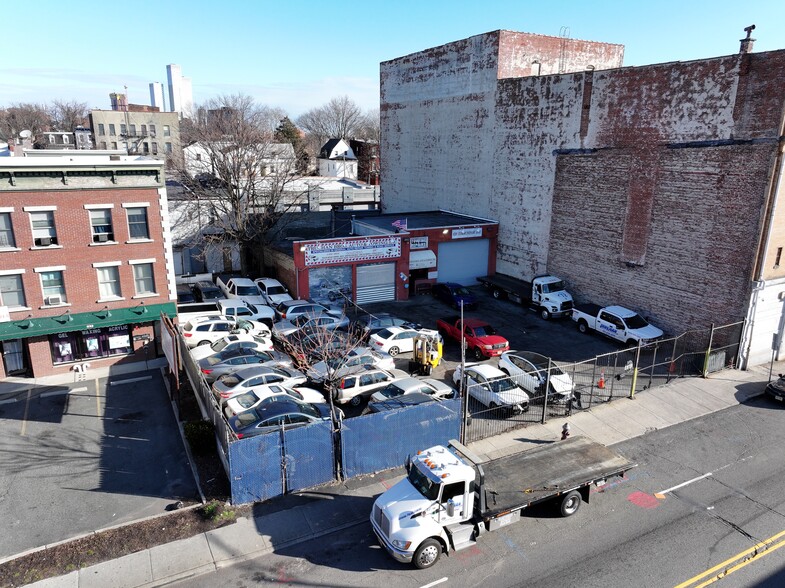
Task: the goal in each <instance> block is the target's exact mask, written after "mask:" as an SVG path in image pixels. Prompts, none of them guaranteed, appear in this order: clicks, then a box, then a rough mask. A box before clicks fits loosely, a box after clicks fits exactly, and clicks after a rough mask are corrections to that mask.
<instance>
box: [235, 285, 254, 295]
mask: <svg viewBox="0 0 785 588" xmlns="http://www.w3.org/2000/svg"><path fill="white" fill-rule="evenodd" d="M237 295H238V296H258V295H259V288H257V287H256V286H237Z"/></svg>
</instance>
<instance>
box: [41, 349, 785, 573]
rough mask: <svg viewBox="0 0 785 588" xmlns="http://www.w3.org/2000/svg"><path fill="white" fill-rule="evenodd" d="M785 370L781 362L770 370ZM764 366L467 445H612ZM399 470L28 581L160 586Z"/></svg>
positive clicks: (332, 520)
mask: <svg viewBox="0 0 785 588" xmlns="http://www.w3.org/2000/svg"><path fill="white" fill-rule="evenodd" d="M780 372H785V362H780V363H778V364H775V366H774V370H773V372H772V373H773V374H774V375H775V377H776V374H777V373H780ZM768 376H769V368H768V365H765V366H758V367H755V368H752V369H750V370H748V371H746V372H742V371H737V370H725V371H722V372H719V373H717V374H714V375H712V376H711V377H709V378H708V379H705V380H704V379H699V378H691V379H679V380H674V381H672V382H670V383H669V384H667V385H665V386H661V387H658V388H653V389H650V390H647V391H645V392H642V393H640V394H638V395H636V397H635V398H634V399H619V400H615V401H614V402H609V403H607V404H603V405H601V406H597V407H594V408H592V409H590V410H587V411H582V412H579V413H577V414H575V415H573V416H571V417H568V418H556V419H553V420H551V421H549V422H548V423H547V424H545V425H530V426H528V427H526V428H523V429H517V430H514V431H509V432H507V433H505V434H503V435H498V436H496V437H493V438H490V439H483V440H482V441H478V442H475V443H472V444H470V448H471V449H472V451H474V453H476V454H479V455H480V456H485V457H487V458H495V457H501V456H504V455H508V454H510V453H515V452H518V451H522V450H525V449H530V448H532V447H534V446H537V445H541V444H542V442H543V441H555V440H557V439H559V438H560V436H561V428H562V425H563V424H564V422H566V421H569V423H570V427H571V429H572V435H573V436H578V435H584V436H587V437H590V438H591V439H593V440H595V441H598V442H600V443H603V444H605V445H613V444H615V443H619V442H621V441H624V440H626V439H631V438H633V437H638V436H640V435H643V434H645V433H649V432H652V431H656V430H657V429H662V428H665V427H669V426H671V425H675V424H678V423H682V422H685V421H689V420H691V419H694V418H698V417H701V416H704V415H707V414H710V413H713V412H716V411H719V410H722V409H724V408H728V407H731V406H734V405H736V404H740V403H743V402H745V401H746V400H749V399H750V398H752V397H754V396H757V395H760V394H761V393H762V392H763V389H764V387H765V385H766V382H767V381H768ZM403 475H404V471H403V468H398V469H396V470H391V471H387V472H383V473H381V474H378V475H376V476H365V477H363V478H362V479H357V480H348V481H346V482H344V483H340V484H334V485H331V486H327V487H322V488H319V489H318V490H317V491H314V492H303V493H298V494H296V495H287V496H283V497H280V498H278V499H274V500H272V501H270V502H268V503H265V504H261V505H258V506H257V508H256V509H255V512H254V517H253V518H242V519H240V520H238V521H237V523H235V524H233V525H231V526H228V527H223V528H221V529H216V530H214V531H210V532H208V533H204V534H201V535H197V536H195V537H191V538H189V539H183V540H181V541H176V542H173V543H168V544H165V545H160V546H158V547H154V548H152V549H148V550H145V551H140V552H138V553H134V554H131V555H128V556H125V557H121V558H119V559H116V560H112V561H107V562H104V563H101V564H98V565H95V566H91V567H89V568H85V569H82V570H77V571H74V572H71V573H69V574H67V575H65V576H59V577H56V578H49V579H47V580H42V581H40V582H36V583H34V584H31V585H30V586H32V587H35V588H94V587H95V588H99V587H103V586H115V587H117V588H137V587H142V586H145V587H146V586H162V585H165V584H167V583H170V582H172V581H175V580H178V579H184V578H188V577H192V576H196V575H199V574H204V573H208V572H211V571H213V570H215V569H217V568H221V567H225V566H228V565H231V564H233V563H236V562H240V561H244V560H248V559H253V558H256V557H259V556H262V555H265V554H268V553H272V552H274V551H276V550H279V549H283V548H285V547H287V546H290V545H294V544H297V543H300V542H304V541H308V540H311V539H314V538H316V537H321V536H323V535H327V534H329V533H333V532H335V531H340V530H341V529H345V528H348V527H352V526H354V525H357V524H363V523H365V522H367V520H368V516H369V513H370V511H371V506H372V504H373V501H374V499H375V497H376V496H378V495H379V494H380V493H382V492H384V491H385V490H386V489H387V488H389V487H390V486H391V485H393V484H395V483H396V482H397V481H398V480H400V479H401V478H402V477H403Z"/></svg>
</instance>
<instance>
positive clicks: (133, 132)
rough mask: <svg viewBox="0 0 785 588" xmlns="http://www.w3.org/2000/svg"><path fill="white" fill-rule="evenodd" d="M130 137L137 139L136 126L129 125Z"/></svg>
mask: <svg viewBox="0 0 785 588" xmlns="http://www.w3.org/2000/svg"><path fill="white" fill-rule="evenodd" d="M128 130H129V135H131V136H132V137H136V125H129V126H128Z"/></svg>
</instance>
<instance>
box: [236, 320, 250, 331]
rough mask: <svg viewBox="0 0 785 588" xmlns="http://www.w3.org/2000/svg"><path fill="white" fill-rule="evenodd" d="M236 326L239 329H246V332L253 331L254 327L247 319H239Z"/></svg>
mask: <svg viewBox="0 0 785 588" xmlns="http://www.w3.org/2000/svg"><path fill="white" fill-rule="evenodd" d="M236 326H237V328H238V329H245V330H246V331H253V330H254V325H253V323H252V322H251V321H247V320H245V319H238V320H237V323H236Z"/></svg>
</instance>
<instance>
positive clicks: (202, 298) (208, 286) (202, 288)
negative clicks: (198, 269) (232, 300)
mask: <svg viewBox="0 0 785 588" xmlns="http://www.w3.org/2000/svg"><path fill="white" fill-rule="evenodd" d="M192 287H193V291H194V296H196V298H197V300H198V301H199V302H207V301H209V300H220V299H221V298H223V297H224V293H223V292H222V291H221V289H220V288H219V287H218V286H216V285H215V284H213V283H212V282H208V281H206V280H202V281H200V282H196V283H195V284H194V285H193V286H192Z"/></svg>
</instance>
